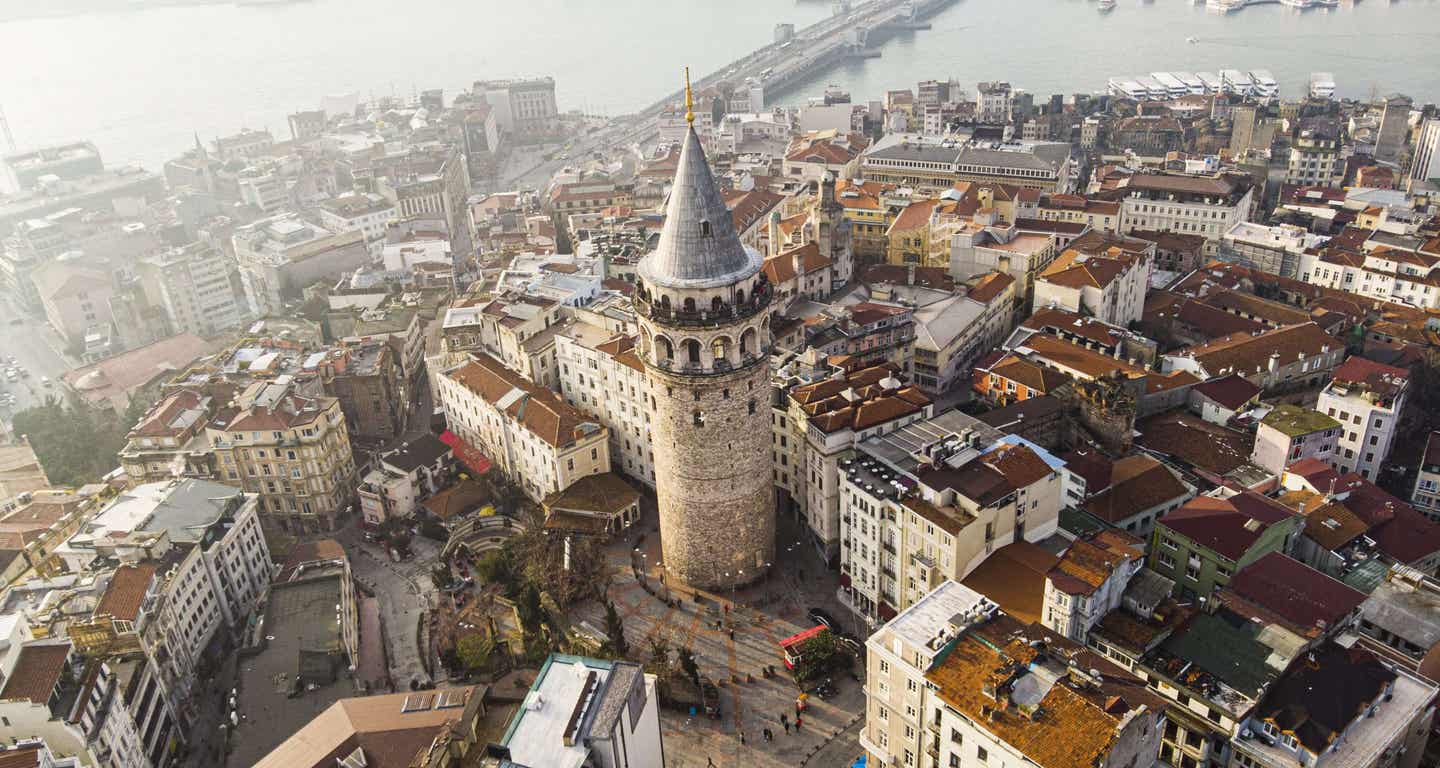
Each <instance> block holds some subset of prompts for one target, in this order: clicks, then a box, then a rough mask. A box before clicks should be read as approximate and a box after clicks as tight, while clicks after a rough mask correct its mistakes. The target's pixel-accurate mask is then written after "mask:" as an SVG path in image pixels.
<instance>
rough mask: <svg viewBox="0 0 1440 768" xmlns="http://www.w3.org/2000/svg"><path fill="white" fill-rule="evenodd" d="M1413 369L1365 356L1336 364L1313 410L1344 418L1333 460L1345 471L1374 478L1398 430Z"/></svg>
mask: <svg viewBox="0 0 1440 768" xmlns="http://www.w3.org/2000/svg"><path fill="white" fill-rule="evenodd" d="M1409 385H1410V372H1409V371H1407V370H1405V369H1403V368H1396V367H1394V366H1391V365H1384V364H1383V363H1377V362H1374V361H1371V360H1367V359H1366V358H1363V357H1351V358H1350V359H1348V360H1346V361H1345V362H1344V363H1341V364H1340V366H1339V367H1337V368H1336V369H1335V373H1334V378H1332V379H1331V381H1330V383H1329V384H1328V385H1326V387H1325V389H1323V390H1321V392H1320V399H1319V400H1318V401H1317V402H1316V404H1315V409H1316V410H1318V411H1320V412H1321V413H1324V414H1326V415H1327V416H1329V417H1331V418H1333V419H1335V420H1337V421H1339V422H1340V429H1341V433H1340V441H1339V446H1338V448H1337V453H1336V454H1335V455H1333V456H1332V457H1331V463H1332V464H1334V465H1335V468H1336V469H1337V470H1339V471H1340V472H1341V473H1346V472H1358V473H1360V476H1361V477H1364V478H1365V479H1367V480H1376V479H1378V478H1379V476H1380V469H1381V467H1382V466H1383V465H1384V463H1385V460H1386V458H1387V457H1388V456H1389V455H1390V448H1391V447H1392V446H1394V444H1395V435H1396V433H1397V432H1398V431H1399V426H1400V419H1401V418H1402V411H1403V410H1404V408H1405V398H1406V394H1407V389H1408V387H1409Z"/></svg>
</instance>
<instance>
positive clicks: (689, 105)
mask: <svg viewBox="0 0 1440 768" xmlns="http://www.w3.org/2000/svg"><path fill="white" fill-rule="evenodd" d="M685 122H687V123H689V124H690V125H694V124H695V98H694V97H693V96H691V95H690V68H689V67H686V68H685Z"/></svg>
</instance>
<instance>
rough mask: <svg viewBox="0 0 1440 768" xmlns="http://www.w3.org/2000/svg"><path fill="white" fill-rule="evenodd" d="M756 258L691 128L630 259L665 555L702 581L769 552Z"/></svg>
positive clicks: (728, 582)
mask: <svg viewBox="0 0 1440 768" xmlns="http://www.w3.org/2000/svg"><path fill="white" fill-rule="evenodd" d="M763 262H764V259H763V257H762V256H761V255H760V254H759V253H758V252H756V251H755V250H754V249H752V248H747V247H745V246H744V245H742V244H741V243H740V238H739V237H738V236H737V235H736V234H735V228H734V224H733V222H732V220H731V218H730V211H729V210H728V209H727V208H726V207H725V201H724V200H723V198H722V197H721V195H720V190H719V189H718V188H717V187H716V185H715V179H714V178H713V177H712V176H711V174H710V166H709V164H708V163H707V161H706V159H705V151H704V150H703V149H702V148H701V146H700V139H699V137H698V136H696V134H695V130H694V128H693V127H692V128H691V129H690V130H689V131H687V133H686V135H685V144H684V147H683V149H682V150H681V152H680V165H679V167H678V168H677V169H676V172H675V183H674V185H673V186H672V187H671V190H670V200H669V202H668V203H667V204H666V207H665V227H664V229H663V230H662V231H661V233H660V242H659V245H658V246H657V247H656V249H655V251H654V252H653V253H651V254H649V255H647V256H646V257H645V258H644V259H643V260H642V261H641V262H640V266H639V268H638V270H637V272H638V277H639V278H640V284H639V287H638V288H637V290H636V292H635V313H636V316H637V318H638V320H639V323H640V340H639V349H640V356H641V358H642V359H643V360H644V361H645V369H646V374H647V376H648V377H649V379H650V393H651V398H652V400H651V402H649V403H646V404H644V406H645V407H649V408H650V409H651V413H652V417H651V427H652V435H653V438H654V441H653V442H654V449H655V488H656V492H657V494H658V496H659V502H660V539H661V544H662V547H663V553H662V555H663V565H664V566H665V570H666V573H667V574H668V575H669V576H670V577H671V578H678V579H680V580H681V581H683V582H684V583H686V584H690V585H692V586H696V587H700V588H704V589H719V588H724V587H730V586H735V585H740V584H745V583H748V582H750V581H753V580H755V579H756V578H758V577H760V576H762V575H763V574H764V573H765V571H766V569H767V568H768V567H769V565H770V563H771V561H772V560H773V558H774V553H775V497H774V490H773V488H772V482H771V472H772V467H771V459H770V370H769V364H768V356H769V351H770V349H769V348H770V317H769V312H768V307H769V304H770V298H771V289H770V285H769V283H768V282H767V281H766V279H765V276H764V274H762V273H761V271H760V267H761V265H762V264H763Z"/></svg>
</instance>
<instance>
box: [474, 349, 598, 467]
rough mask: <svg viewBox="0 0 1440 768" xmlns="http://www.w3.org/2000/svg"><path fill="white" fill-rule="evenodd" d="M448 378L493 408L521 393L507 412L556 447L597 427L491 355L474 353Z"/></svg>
mask: <svg viewBox="0 0 1440 768" xmlns="http://www.w3.org/2000/svg"><path fill="white" fill-rule="evenodd" d="M449 375H450V377H451V378H453V379H454V380H455V381H456V382H458V383H459V384H460V385H461V386H463V387H465V388H466V389H468V390H470V391H471V392H474V393H475V394H476V395H479V396H480V398H481V399H483V400H484V401H485V402H487V403H490V404H491V405H495V404H496V403H499V402H500V401H501V400H502V399H505V397H506V396H507V395H509V394H510V393H511V392H513V391H516V390H519V391H520V392H522V393H523V396H522V397H518V398H513V402H510V403H509V405H508V407H507V408H506V409H505V411H506V413H507V414H509V415H510V416H511V417H512V418H514V419H515V420H516V421H518V422H519V423H521V424H522V425H524V427H525V428H526V429H528V430H530V432H532V433H533V434H534V435H535V436H536V437H539V438H540V439H541V440H544V441H545V442H546V443H548V444H550V445H552V446H555V447H557V448H558V447H563V446H567V445H571V444H573V443H574V442H575V441H577V440H580V439H582V438H584V437H586V436H588V435H590V434H593V433H594V431H595V428H596V427H597V426H598V425H596V424H595V422H594V421H592V420H591V419H590V418H589V417H588V416H586V415H585V414H583V413H581V412H580V411H579V410H577V409H576V408H575V407H574V406H572V405H570V404H569V403H567V402H565V401H564V400H562V399H560V396H559V395H557V394H555V393H554V392H553V391H551V390H549V389H546V388H545V387H542V386H540V385H538V384H535V383H534V382H532V381H530V380H529V379H527V378H525V377H524V376H521V375H520V374H518V373H516V372H514V371H512V370H510V369H509V368H506V367H505V366H504V365H503V364H501V362H500V361H499V360H496V359H495V358H493V357H491V356H489V355H486V354H479V353H475V354H472V356H471V361H470V362H468V363H466V364H465V365H463V366H461V367H460V368H458V369H456V370H455V371H453V372H451V373H450V374H449Z"/></svg>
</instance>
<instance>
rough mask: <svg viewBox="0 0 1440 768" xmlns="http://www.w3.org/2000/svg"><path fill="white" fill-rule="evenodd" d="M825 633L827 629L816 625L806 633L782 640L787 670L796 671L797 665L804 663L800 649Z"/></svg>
mask: <svg viewBox="0 0 1440 768" xmlns="http://www.w3.org/2000/svg"><path fill="white" fill-rule="evenodd" d="M824 631H826V629H825V627H822V626H819V625H816V626H814V627H811V628H810V629H807V630H805V631H804V632H797V633H796V634H793V635H791V636H789V637H787V638H785V639H784V640H781V641H780V651H781V653H783V654H784V655H785V668H786V669H794V668H795V665H796V664H799V663H800V662H801V661H804V655H803V654H802V653H801V651H800V647H801V646H803V645H804V644H805V641H806V640H809V639H810V638H812V637H814V636H816V635H818V634H820V633H821V632H824Z"/></svg>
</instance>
